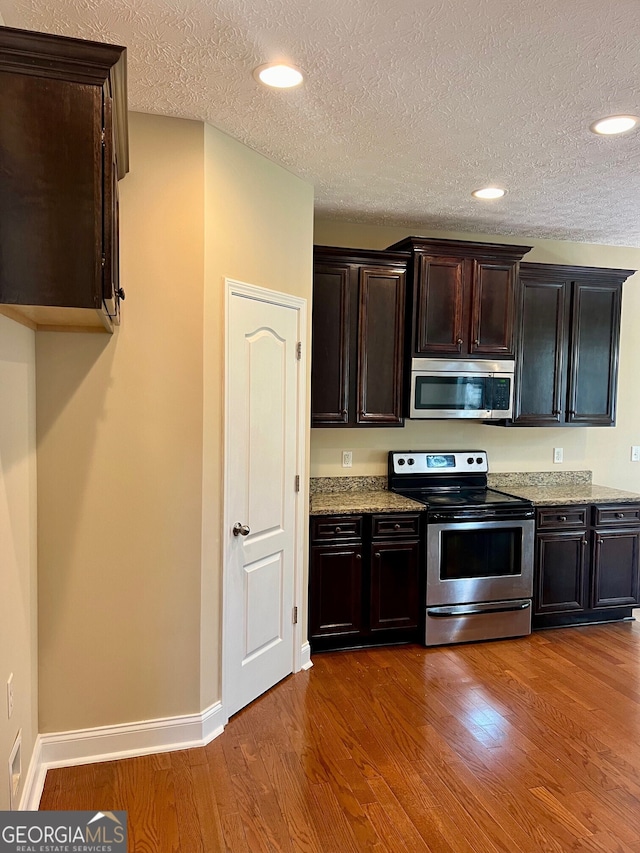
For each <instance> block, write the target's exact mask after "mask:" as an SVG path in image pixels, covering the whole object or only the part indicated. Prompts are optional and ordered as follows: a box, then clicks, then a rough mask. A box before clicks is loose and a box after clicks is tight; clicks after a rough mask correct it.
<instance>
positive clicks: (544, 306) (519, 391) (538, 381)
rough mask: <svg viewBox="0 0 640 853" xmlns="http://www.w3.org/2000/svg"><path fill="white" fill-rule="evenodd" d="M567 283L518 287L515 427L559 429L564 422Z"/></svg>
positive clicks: (533, 283)
mask: <svg viewBox="0 0 640 853" xmlns="http://www.w3.org/2000/svg"><path fill="white" fill-rule="evenodd" d="M570 296H571V286H570V283H569V282H566V281H550V282H543V281H535V280H533V281H529V280H527V279H526V278H523V279H522V280H521V282H520V291H519V299H518V307H519V310H518V315H519V328H518V336H517V337H518V357H517V359H516V387H515V393H514V411H513V422H514V423H516V424H521V425H522V426H544V425H551V426H553V425H557V424H560V423H563V422H564V419H565V399H566V366H567V362H566V359H567V351H568V343H569V342H568V332H569V326H568V320H569V299H570Z"/></svg>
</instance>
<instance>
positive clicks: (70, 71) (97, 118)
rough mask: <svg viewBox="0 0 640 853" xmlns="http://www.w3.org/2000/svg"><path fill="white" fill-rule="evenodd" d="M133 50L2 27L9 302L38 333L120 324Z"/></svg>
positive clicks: (2, 238) (1, 226) (0, 204)
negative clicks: (122, 196) (121, 216)
mask: <svg viewBox="0 0 640 853" xmlns="http://www.w3.org/2000/svg"><path fill="white" fill-rule="evenodd" d="M126 106H127V105H126V50H125V48H123V47H117V46H115V45H106V44H98V43H95V42H89V41H81V40H78V39H69V38H62V37H59V36H53V35H48V34H43V33H31V32H27V31H25V30H14V29H10V28H7V27H0V116H1V117H2V120H1V121H0V303H1V305H2V307H1V308H0V310H3V312H4V313H7V314H9V315H10V316H15V318H16V319H22V321H23V322H27V323H28V324H30V325H32V326H33V327H34V328H84V327H95V328H98V329H106V330H107V331H110V330H111V329H112V325H113V323H117V322H118V320H119V302H120V295H121V292H120V283H119V273H118V199H117V192H118V179H119V178H121V177H123V176H124V175H125V173H126V172H127V171H128V142H127V111H126Z"/></svg>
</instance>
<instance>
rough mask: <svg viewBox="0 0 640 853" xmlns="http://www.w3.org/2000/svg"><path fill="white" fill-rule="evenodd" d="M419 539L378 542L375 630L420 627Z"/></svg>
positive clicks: (373, 561)
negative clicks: (416, 540)
mask: <svg viewBox="0 0 640 853" xmlns="http://www.w3.org/2000/svg"><path fill="white" fill-rule="evenodd" d="M418 551H419V546H418V543H417V542H394V543H374V544H373V546H372V549H371V616H370V627H371V631H372V632H374V631H380V630H386V629H389V628H416V627H417V626H418V617H419V614H420V601H419V583H418Z"/></svg>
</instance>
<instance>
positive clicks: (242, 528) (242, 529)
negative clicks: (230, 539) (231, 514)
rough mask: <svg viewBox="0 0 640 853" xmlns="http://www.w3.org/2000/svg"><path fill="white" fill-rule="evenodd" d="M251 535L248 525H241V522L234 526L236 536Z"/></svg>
mask: <svg viewBox="0 0 640 853" xmlns="http://www.w3.org/2000/svg"><path fill="white" fill-rule="evenodd" d="M250 533H251V528H250V527H249V525H248V524H240V522H239V521H236V523H235V524H234V525H233V535H234V536H248V535H249V534H250Z"/></svg>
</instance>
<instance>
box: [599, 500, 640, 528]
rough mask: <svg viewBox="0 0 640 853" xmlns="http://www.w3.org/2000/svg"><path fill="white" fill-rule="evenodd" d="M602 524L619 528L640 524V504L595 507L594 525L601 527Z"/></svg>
mask: <svg viewBox="0 0 640 853" xmlns="http://www.w3.org/2000/svg"><path fill="white" fill-rule="evenodd" d="M602 524H606V525H612V526H614V525H617V526H618V527H622V526H624V525H636V524H640V504H616V505H615V506H594V507H593V525H594V527H600V526H601V525H602Z"/></svg>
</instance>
